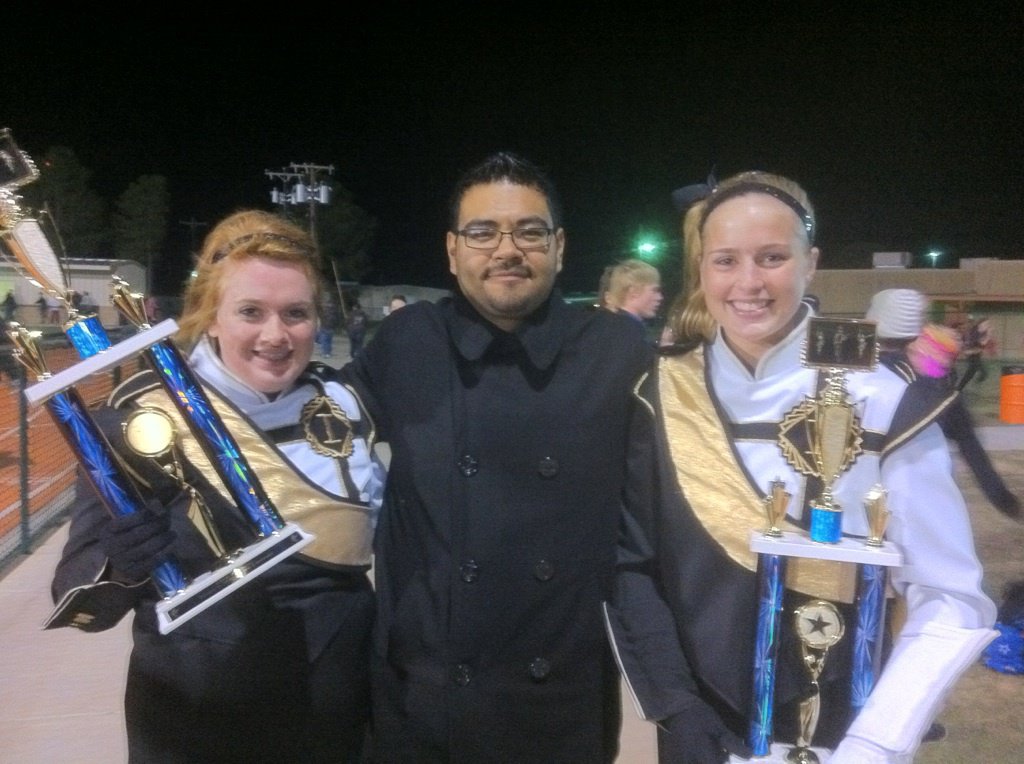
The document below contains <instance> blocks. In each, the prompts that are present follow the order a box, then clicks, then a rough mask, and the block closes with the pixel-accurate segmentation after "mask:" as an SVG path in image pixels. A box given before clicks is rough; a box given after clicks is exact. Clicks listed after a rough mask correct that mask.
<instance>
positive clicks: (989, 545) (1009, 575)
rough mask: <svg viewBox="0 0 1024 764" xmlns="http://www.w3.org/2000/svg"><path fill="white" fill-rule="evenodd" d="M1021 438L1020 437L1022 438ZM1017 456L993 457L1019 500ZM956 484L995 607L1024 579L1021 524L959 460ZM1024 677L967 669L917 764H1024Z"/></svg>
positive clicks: (1023, 456) (1023, 481) (1022, 461)
mask: <svg viewBox="0 0 1024 764" xmlns="http://www.w3.org/2000/svg"><path fill="white" fill-rule="evenodd" d="M1022 438H1024V436H1022ZM1021 445H1022V449H1021V450H1013V451H992V452H991V456H992V460H993V463H994V464H995V466H996V469H997V470H998V471H999V473H1000V474H1001V475H1002V476H1003V478H1004V479H1005V480H1006V482H1007V484H1008V485H1009V487H1010V489H1011V490H1012V491H1014V493H1016V495H1017V496H1020V497H1024V443H1022V444H1021ZM954 458H955V459H956V461H957V479H958V483H959V484H960V487H961V490H963V492H964V495H965V496H966V498H967V503H968V506H970V508H971V516H972V522H973V525H974V539H975V544H976V547H977V550H978V556H979V557H980V558H981V561H982V564H983V565H984V568H985V579H984V582H985V590H986V591H987V592H988V594H989V595H990V596H991V597H992V598H993V599H994V600H995V602H996V604H997V605H998V604H999V603H1000V602H1001V601H1002V591H1003V587H1004V586H1005V585H1006V584H1007V583H1008V582H1010V581H1016V580H1020V579H1024V554H1022V552H1024V522H1021V521H1017V520H1011V519H1009V518H1006V517H1004V516H1003V515H1001V514H999V512H998V511H996V509H995V508H994V507H993V506H992V505H991V504H989V503H988V502H987V501H986V500H985V497H984V496H983V495H982V493H981V491H980V490H979V489H978V487H977V484H976V483H975V482H974V476H973V475H972V474H971V472H970V471H969V470H968V469H967V467H966V466H965V464H964V463H963V461H962V460H960V458H959V456H955V457H954ZM1021 709H1024V675H1013V674H1001V673H999V672H997V671H994V670H992V669H990V668H988V667H986V666H985V665H984V664H983V663H980V662H979V663H977V664H975V665H973V666H971V667H970V668H969V669H968V670H967V672H966V673H965V674H964V676H963V677H962V678H961V679H960V681H959V682H958V683H957V685H956V687H955V688H954V690H953V693H952V695H951V696H950V698H949V700H948V702H947V704H946V707H945V710H943V711H942V713H940V714H939V721H940V722H942V723H943V724H944V725H945V726H946V729H947V735H946V739H945V740H942V741H939V742H935V743H925V744H924V745H922V746H921V749H920V751H919V754H918V756H917V759H916V761H917V762H920V764H963V763H964V762H976V761H979V762H980V761H984V762H993V763H994V764H1011V763H1012V762H1020V761H1024V724H1022V723H1021V721H1020V714H1021Z"/></svg>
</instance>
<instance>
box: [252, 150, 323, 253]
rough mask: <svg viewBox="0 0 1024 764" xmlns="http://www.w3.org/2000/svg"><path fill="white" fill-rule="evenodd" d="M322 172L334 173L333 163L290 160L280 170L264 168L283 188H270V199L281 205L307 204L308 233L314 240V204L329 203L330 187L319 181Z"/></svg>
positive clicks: (265, 172) (267, 174) (268, 175)
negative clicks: (286, 165) (274, 170)
mask: <svg viewBox="0 0 1024 764" xmlns="http://www.w3.org/2000/svg"><path fill="white" fill-rule="evenodd" d="M323 173H327V174H328V175H333V174H334V165H333V164H332V165H322V164H311V163H309V162H304V163H301V162H292V163H291V164H289V165H288V169H286V170H282V171H281V172H273V171H272V170H264V174H265V175H266V176H267V177H268V178H272V179H274V180H279V181H281V183H282V184H283V185H284V190H281V189H277V188H275V189H272V190H271V192H270V200H271V201H272V202H273V203H274V204H280V205H281V206H282V207H283V206H285V205H288V204H309V235H310V238H312V239H313V242H314V243H315V242H316V205H317V204H330V203H331V187H330V186H328V185H327V184H326V183H323V182H321V180H320V178H321V175H322V174H323Z"/></svg>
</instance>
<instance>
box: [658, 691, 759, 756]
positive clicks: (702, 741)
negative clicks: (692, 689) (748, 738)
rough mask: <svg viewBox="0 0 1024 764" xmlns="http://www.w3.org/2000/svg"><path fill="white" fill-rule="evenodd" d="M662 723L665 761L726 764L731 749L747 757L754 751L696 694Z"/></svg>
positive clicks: (660, 749) (661, 751)
mask: <svg viewBox="0 0 1024 764" xmlns="http://www.w3.org/2000/svg"><path fill="white" fill-rule="evenodd" d="M659 726H660V727H661V728H662V729H661V730H659V731H658V761H660V762H662V764H722V763H723V762H726V761H728V760H729V754H730V753H734V754H736V755H737V756H739V757H741V758H744V759H749V758H750V757H751V756H753V755H754V752H753V751H752V750H751V749H750V747H749V746H748V745H747V744H746V743H744V742H743V740H742V739H741V738H740V737H739V736H738V735H736V734H734V733H733V732H732V731H731V730H730V729H729V728H728V727H726V726H725V724H724V723H723V722H722V720H721V719H720V718H719V716H718V714H716V713H715V711H714V710H713V709H712V708H711V706H709V705H707V704H706V703H705V702H704V701H702V700H698V699H696V698H694V702H693V704H692V705H691V706H690V707H689V708H687V709H686V710H685V711H680V712H679V713H677V714H675V715H673V716H670V717H669V718H668V719H665V720H664V721H662V722H659Z"/></svg>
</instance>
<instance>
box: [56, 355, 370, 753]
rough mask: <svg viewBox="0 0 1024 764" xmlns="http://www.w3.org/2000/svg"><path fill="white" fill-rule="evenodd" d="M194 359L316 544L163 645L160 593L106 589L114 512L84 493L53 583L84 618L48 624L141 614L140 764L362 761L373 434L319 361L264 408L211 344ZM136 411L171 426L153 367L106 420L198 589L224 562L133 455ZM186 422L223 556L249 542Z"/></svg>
mask: <svg viewBox="0 0 1024 764" xmlns="http://www.w3.org/2000/svg"><path fill="white" fill-rule="evenodd" d="M189 361H190V363H191V365H192V367H193V369H194V370H195V372H196V374H197V375H198V376H199V378H200V379H201V380H202V381H203V383H204V387H205V388H206V391H207V394H208V395H209V397H210V399H211V401H212V402H213V404H214V406H215V408H216V409H217V411H218V414H219V415H220V416H221V418H222V419H223V420H224V422H225V425H226V426H227V427H228V429H229V430H230V431H231V433H232V435H233V436H234V437H235V438H236V440H237V441H238V444H239V446H240V448H241V449H242V451H243V452H244V454H245V456H246V459H247V460H248V461H249V463H250V465H251V466H252V468H253V470H254V471H255V472H256V474H257V475H258V476H259V478H260V481H261V484H262V485H263V487H264V489H265V490H266V492H267V495H268V496H269V497H270V499H271V501H272V502H273V503H274V506H275V507H276V509H277V510H278V512H279V513H280V514H281V516H282V517H283V518H284V520H285V521H286V522H288V521H292V522H296V523H297V524H299V525H300V526H302V527H303V528H304V529H306V530H308V531H311V532H312V533H314V534H315V535H316V541H315V542H314V543H313V544H311V545H310V546H308V547H306V548H305V549H304V550H303V551H302V553H300V554H298V555H295V556H292V557H289V558H287V559H285V560H284V561H282V562H280V563H278V564H277V565H276V566H274V567H273V568H271V569H270V570H268V571H266V572H264V573H262V574H261V575H260V576H259V577H258V578H256V579H254V580H253V581H250V582H249V583H247V584H246V585H245V586H243V587H241V588H240V589H238V590H237V591H235V592H233V593H232V594H231V595H229V596H228V597H227V598H226V599H224V600H222V601H220V602H218V603H216V604H215V605H213V606H212V607H210V608H209V609H208V610H206V611H204V612H203V613H201V614H199V615H198V616H196V617H195V618H194V619H192V620H190V621H188V622H187V623H185V624H183V625H181V626H180V627H178V628H177V629H176V630H175V631H173V632H172V633H170V634H168V635H161V634H160V633H159V631H158V629H157V625H156V620H155V615H154V609H153V608H154V605H155V603H156V601H157V597H158V593H157V591H156V588H155V587H154V586H153V585H152V583H150V582H148V581H147V582H143V583H133V582H119V581H116V580H112V578H111V572H110V568H109V564H108V561H107V559H106V557H105V556H104V554H103V551H102V549H101V547H100V543H99V537H100V534H101V532H102V528H103V526H104V523H105V521H106V518H107V514H106V512H107V510H106V509H105V507H104V506H103V505H102V504H101V502H100V501H99V499H98V498H96V496H95V493H94V492H93V490H92V488H91V487H90V486H89V485H88V484H86V483H85V482H84V481H82V482H81V483H80V485H79V491H78V497H77V500H76V502H75V505H74V508H73V511H72V522H71V529H70V535H69V539H68V542H67V545H66V546H65V549H64V553H63V556H62V558H61V561H60V563H59V564H58V567H57V571H56V574H55V577H54V581H53V594H54V599H55V601H59V602H61V603H64V602H70V603H73V605H74V607H75V608H76V609H75V611H74V612H62V611H61V608H60V606H58V610H57V612H55V614H54V616H52V617H51V620H54V619H55V620H58V621H62V622H64V623H66V624H68V625H72V626H77V627H79V628H82V629H83V630H86V631H96V630H100V629H104V628H109V627H110V626H113V625H114V624H116V623H117V622H118V621H119V620H120V619H121V618H122V617H123V616H124V615H126V614H127V613H128V612H129V611H130V610H134V612H135V619H134V623H133V641H134V644H133V648H132V655H131V661H130V665H129V670H128V685H127V690H126V694H125V712H126V720H127V732H128V743H129V751H130V757H131V761H133V762H135V761H138V762H197V761H203V762H220V761H224V762H228V761H246V762H262V761H267V762H269V761H310V762H313V761H316V762H319V761H332V762H334V761H349V760H353V761H354V760H358V759H357V758H356V757H357V756H358V755H360V751H361V748H362V745H363V742H364V734H365V728H366V724H367V722H368V719H369V706H370V698H369V673H368V671H369V668H368V653H369V639H370V630H371V628H372V623H373V618H374V611H375V604H374V595H373V591H372V586H371V583H370V580H369V576H368V570H369V567H370V562H371V542H372V534H373V528H374V525H375V519H376V512H377V510H378V509H379V507H380V504H381V500H382V492H383V467H382V466H381V464H380V463H379V462H378V460H377V459H376V458H375V457H374V456H373V454H372V449H373V444H374V442H375V438H376V434H375V430H374V426H373V422H372V421H371V420H370V419H369V417H368V416H367V414H366V412H365V411H364V410H363V408H362V405H361V403H360V402H359V400H358V398H357V397H356V396H355V394H354V393H353V392H352V391H351V390H349V389H348V388H346V387H344V386H343V385H341V384H339V383H338V382H337V381H336V380H335V379H334V378H333V372H332V371H331V370H330V369H328V368H327V367H324V366H321V365H319V364H311V365H310V366H309V367H308V368H307V370H306V371H305V372H304V373H303V374H302V376H300V377H299V379H298V380H297V381H296V383H295V386H294V387H293V388H292V389H290V390H288V391H285V392H284V393H282V394H281V395H279V396H277V397H276V398H275V399H274V400H269V399H268V398H267V397H266V396H264V395H262V394H260V393H257V392H255V391H253V390H252V389H250V388H248V387H247V386H245V385H244V384H243V383H241V382H240V381H239V380H238V379H237V378H235V377H233V376H232V375H231V374H230V373H228V372H227V371H226V370H225V369H224V367H223V365H222V364H221V363H220V361H219V359H217V358H216V356H215V355H214V354H213V353H212V352H211V350H210V348H209V346H208V345H207V344H206V342H205V341H204V342H201V343H200V344H199V345H198V346H197V347H196V349H195V350H194V351H193V353H192V355H191V356H190V358H189ZM140 406H156V407H159V408H161V409H163V410H164V411H165V412H166V413H168V414H169V415H171V416H172V418H176V417H177V416H178V415H177V413H176V411H174V410H173V407H172V406H171V405H170V404H169V401H168V400H167V397H166V393H165V392H164V390H163V388H162V387H160V385H159V384H158V380H157V378H156V376H155V375H154V374H153V373H151V372H148V371H146V372H142V373H140V374H138V375H136V376H134V377H132V378H130V379H129V380H127V381H125V382H124V383H123V384H122V385H120V386H119V387H118V388H117V389H115V390H114V392H113V393H112V394H111V397H110V399H109V401H108V406H107V407H105V408H103V409H101V410H100V411H99V412H97V414H96V418H97V422H98V424H100V426H101V428H102V429H103V431H104V434H105V435H106V437H107V438H108V439H109V441H110V442H111V444H112V445H113V447H114V448H115V450H117V452H118V453H119V454H120V455H121V456H122V457H123V459H124V461H125V463H126V464H127V466H128V469H129V470H130V471H131V472H132V473H133V474H134V475H135V476H136V477H137V478H138V479H139V480H140V482H141V484H142V485H143V493H144V495H145V496H147V497H150V496H154V497H156V498H158V499H159V500H160V501H161V502H162V503H163V504H164V505H165V506H166V507H167V508H168V510H169V512H170V515H171V523H172V529H173V530H174V532H175V533H176V535H177V541H176V545H175V547H174V553H175V555H176V556H177V558H178V560H179V561H180V563H181V565H182V567H183V568H184V570H185V573H186V575H187V576H189V577H194V576H196V575H199V574H201V573H203V572H205V571H208V570H211V569H213V568H214V567H215V565H216V559H217V555H216V553H215V551H214V549H212V548H211V546H212V545H211V543H210V541H209V538H210V534H209V532H208V530H207V528H206V527H205V526H204V524H203V519H202V515H201V513H199V512H197V508H196V506H195V505H194V503H193V502H192V501H191V500H190V498H189V495H188V494H187V493H186V492H184V491H182V489H181V487H180V484H179V483H177V482H176V481H175V480H173V479H171V478H170V477H169V476H168V475H167V474H166V473H164V472H163V470H162V469H161V467H160V465H159V464H157V463H156V462H155V461H154V460H151V459H146V458H142V457H139V456H136V455H134V454H133V453H132V452H131V450H130V449H129V448H127V446H126V445H125V443H124V439H123V436H122V432H121V429H122V428H121V423H122V422H123V421H124V420H125V418H126V417H127V415H128V414H129V413H130V412H132V411H133V410H135V409H137V408H138V407H140ZM177 425H178V428H179V430H180V432H181V433H182V437H180V438H179V442H178V446H179V447H180V449H181V456H182V459H181V462H182V467H183V471H184V479H185V481H186V482H187V483H188V484H189V485H191V486H193V487H195V488H196V489H198V492H199V493H200V494H201V495H202V497H203V498H204V500H205V501H206V503H207V504H208V505H209V506H210V508H211V509H212V512H213V514H214V515H215V516H216V517H217V530H218V534H219V536H220V540H221V541H222V542H223V545H224V546H225V547H226V548H227V549H228V550H231V549H234V548H237V547H238V546H244V545H248V544H250V543H252V540H253V539H252V533H251V531H250V530H248V527H249V526H248V525H247V524H246V523H245V521H244V519H243V518H242V516H241V514H240V513H239V512H238V511H237V510H236V509H235V507H234V506H233V504H232V503H231V500H230V495H229V494H228V492H227V490H226V489H225V488H224V487H223V485H221V484H220V481H219V478H217V477H216V472H215V471H214V470H213V468H212V467H211V465H210V464H209V463H208V462H207V461H206V459H205V456H204V455H203V453H202V450H201V448H200V447H199V446H198V444H197V443H196V441H195V439H194V438H193V437H192V436H191V434H190V433H189V432H188V431H187V430H186V429H185V425H184V423H183V422H182V421H180V419H179V420H177ZM69 592H75V593H77V594H79V595H82V594H83V593H85V594H86V595H87V596H77V597H73V598H71V597H67V596H66V595H67V594H68V593H69Z"/></svg>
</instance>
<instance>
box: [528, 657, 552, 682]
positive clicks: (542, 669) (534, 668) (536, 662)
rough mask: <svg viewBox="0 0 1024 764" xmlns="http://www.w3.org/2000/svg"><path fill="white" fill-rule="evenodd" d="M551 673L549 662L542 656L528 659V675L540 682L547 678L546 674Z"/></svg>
mask: <svg viewBox="0 0 1024 764" xmlns="http://www.w3.org/2000/svg"><path fill="white" fill-rule="evenodd" d="M550 673H551V664H550V663H548V662H547V661H546V660H544V659H543V658H534V659H533V660H532V661H530V676H531V677H532V678H533V679H534V680H536V681H538V682H540V681H542V680H544V679H547V676H548V674H550Z"/></svg>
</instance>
